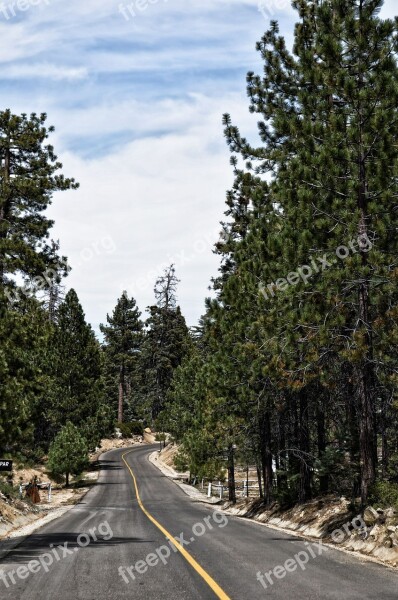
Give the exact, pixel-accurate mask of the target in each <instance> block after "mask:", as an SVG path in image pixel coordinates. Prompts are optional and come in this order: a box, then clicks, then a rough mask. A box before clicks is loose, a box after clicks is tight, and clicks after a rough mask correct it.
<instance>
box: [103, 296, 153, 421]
mask: <svg viewBox="0 0 398 600" xmlns="http://www.w3.org/2000/svg"><path fill="white" fill-rule="evenodd" d="M140 316H141V313H140V312H139V310H138V308H137V305H136V301H135V300H134V298H131V299H130V298H129V297H128V295H127V292H123V294H122V296H121V298H120V299H119V300H118V302H117V305H116V308H115V310H114V311H113V314H112V316H109V315H107V323H108V325H100V329H101V331H102V333H103V334H104V337H105V345H104V350H105V368H106V372H107V376H108V379H109V381H110V395H111V397H114V396H115V392H114V388H115V383H116V382H117V389H118V397H119V399H118V409H117V420H118V422H119V423H122V422H123V415H124V404H125V399H126V396H132V398H134V395H135V394H136V393H137V391H136V390H135V389H134V388H135V387H136V385H137V367H138V363H139V360H140V354H141V346H142V340H143V333H142V330H143V323H142V322H141V320H140ZM133 402H134V401H133ZM112 404H113V402H112Z"/></svg>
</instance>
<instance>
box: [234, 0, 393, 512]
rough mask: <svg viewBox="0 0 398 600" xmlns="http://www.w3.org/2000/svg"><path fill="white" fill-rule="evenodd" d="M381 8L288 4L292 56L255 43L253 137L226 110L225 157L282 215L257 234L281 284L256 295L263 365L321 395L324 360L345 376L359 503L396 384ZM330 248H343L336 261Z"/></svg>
mask: <svg viewBox="0 0 398 600" xmlns="http://www.w3.org/2000/svg"><path fill="white" fill-rule="evenodd" d="M382 4H383V3H382V1H381V0H349V1H348V2H341V1H339V0H328V1H322V2H321V1H320V0H313V1H307V0H297V1H295V2H294V6H295V8H296V9H297V10H298V12H299V14H300V22H299V23H298V25H297V26H296V31H295V44H294V49H293V54H291V53H289V51H288V50H287V49H286V43H285V41H284V39H283V38H281V37H280V36H279V35H278V26H277V24H276V23H272V25H271V29H270V30H269V31H268V32H267V33H266V34H265V36H264V37H263V39H262V41H261V42H260V43H259V44H258V49H259V51H260V52H261V55H262V57H263V59H264V63H265V66H264V76H263V78H261V77H259V76H254V75H253V74H252V73H250V74H249V75H248V92H249V96H250V99H251V106H250V109H251V111H252V112H257V113H259V114H261V115H262V117H263V120H262V121H261V122H260V124H259V131H260V136H261V140H262V142H263V145H262V146H261V147H260V148H254V147H251V146H250V144H249V143H248V142H247V140H245V139H244V138H243V137H241V136H240V134H239V131H238V129H237V128H236V127H232V126H231V123H230V120H229V118H226V126H227V127H226V133H227V137H228V141H229V143H230V146H231V149H232V151H233V152H236V153H239V154H240V155H241V156H242V157H243V158H244V159H245V160H246V161H247V167H248V169H253V170H254V172H255V173H256V174H259V175H261V176H262V175H263V174H265V173H270V174H271V175H273V181H272V182H271V185H270V193H271V196H272V198H273V202H274V204H275V206H276V207H277V208H278V211H280V213H281V215H282V217H283V218H282V221H281V223H282V228H281V229H280V230H278V231H277V232H273V235H271V239H270V240H269V248H270V249H272V248H278V249H279V251H280V259H279V261H278V262H277V263H275V279H274V281H278V286H279V287H282V288H283V289H282V290H280V289H279V290H277V293H276V295H275V297H274V294H272V298H268V300H270V302H269V303H268V307H269V313H270V314H272V315H273V328H272V331H270V329H269V328H268V326H266V327H265V328H264V330H263V335H264V340H265V347H268V348H271V347H272V345H274V343H275V340H277V343H278V349H277V352H276V353H275V354H276V356H278V360H275V361H274V367H275V369H276V371H275V373H276V372H278V371H279V373H280V377H281V378H285V381H287V382H288V384H289V386H290V387H291V388H292V389H296V390H297V391H298V392H299V395H301V392H300V391H299V390H300V389H301V390H303V392H302V393H304V394H306V393H307V391H308V390H307V391H306V388H307V386H308V385H309V384H310V383H311V381H312V380H314V379H317V378H318V379H319V380H320V381H321V383H322V385H323V386H326V387H329V388H330V390H333V386H334V385H335V381H334V380H333V378H332V377H333V376H334V375H335V372H334V370H332V369H329V366H330V365H335V364H336V363H338V364H340V368H341V369H344V371H350V375H349V378H350V379H351V380H352V381H353V382H354V394H355V401H356V403H357V407H358V409H357V411H356V413H357V415H358V417H359V444H360V465H361V473H360V475H361V497H362V502H363V503H365V502H366V499H367V497H368V494H369V489H370V488H371V486H372V484H373V482H374V481H375V477H376V431H377V429H376V420H375V415H376V404H375V403H376V398H377V396H378V395H379V394H378V389H380V386H381V384H382V382H383V381H384V382H385V384H388V381H389V380H390V381H392V380H394V379H395V375H394V373H393V369H392V365H391V359H390V356H389V348H390V347H391V341H392V340H393V339H395V337H396V326H395V312H394V303H395V298H396V292H395V291H394V278H395V274H394V273H395V266H394V265H395V260H396V259H395V257H396V252H397V246H396V242H395V241H394V240H393V237H392V232H393V231H395V229H396V226H397V223H396V215H395V211H393V210H391V203H393V202H394V200H395V198H396V196H397V189H396V176H395V175H396V168H397V152H398V145H397V143H396V133H395V127H394V126H393V125H394V124H395V122H396V119H397V108H396V107H397V93H398V89H397V86H396V79H397V64H396V58H395V52H396V49H397V23H395V22H393V21H389V20H386V21H382V20H380V19H379V17H378V13H379V10H380V8H381V6H382ZM343 245H344V246H347V247H349V248H350V251H349V252H348V255H347V257H345V256H344V257H343V258H342V259H340V260H336V250H337V251H338V249H339V248H340V247H341V246H343ZM353 245H355V248H353ZM372 245H373V249H372V248H371V246H372ZM342 252H345V253H346V251H345V250H344V251H343V250H341V252H340V253H342ZM322 261H327V262H326V263H325V262H322ZM325 264H327V267H325ZM300 265H312V271H313V277H312V278H311V282H306V281H304V279H303V278H301V280H300V278H298V281H296V284H295V285H289V284H288V283H286V278H287V276H288V274H289V273H291V272H292V271H293V270H294V269H295V268H297V266H300ZM322 265H323V267H322ZM292 266H293V268H292ZM316 266H317V267H318V268H316ZM265 281H267V280H265ZM276 287H277V286H275V289H276ZM274 291H275V290H274ZM387 299H388V300H387ZM267 338H268V340H269V341H268V342H267V341H266V339H267ZM271 340H272V342H271ZM376 365H377V368H376ZM301 398H302V401H305V402H306V403H307V408H306V409H305V410H304V414H307V413H308V410H311V407H310V404H308V399H307V400H305V399H303V397H302V396H301Z"/></svg>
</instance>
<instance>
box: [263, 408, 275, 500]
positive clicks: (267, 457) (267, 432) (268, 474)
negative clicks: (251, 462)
mask: <svg viewBox="0 0 398 600" xmlns="http://www.w3.org/2000/svg"><path fill="white" fill-rule="evenodd" d="M260 447H261V467H262V472H263V481H264V502H265V504H270V503H271V499H272V481H273V472H272V452H271V418H270V414H269V412H268V411H266V412H264V414H262V415H261V422H260Z"/></svg>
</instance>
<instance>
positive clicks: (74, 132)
mask: <svg viewBox="0 0 398 600" xmlns="http://www.w3.org/2000/svg"><path fill="white" fill-rule="evenodd" d="M394 2H396V0H387V1H386V3H385V7H384V9H383V16H394V14H395V12H396V9H395V8H394ZM271 19H274V20H277V21H279V24H280V29H281V33H282V34H284V35H285V37H286V39H287V41H288V43H291V40H292V32H293V27H294V23H295V21H296V13H295V12H294V11H293V9H292V8H291V6H290V2H289V0H265V1H260V0H123V1H122V2H120V1H119V0H18V1H17V2H16V1H15V0H14V1H8V0H5V1H3V2H0V39H1V44H0V62H1V69H0V88H1V98H2V101H1V104H2V107H3V109H5V108H10V109H11V110H12V111H13V112H14V113H23V112H25V113H28V114H29V113H32V112H37V113H42V112H46V113H47V114H48V124H49V125H54V126H55V133H54V134H53V135H52V136H51V143H52V144H53V145H54V146H55V150H56V153H57V155H58V157H59V159H60V160H61V162H62V163H63V172H64V173H65V175H67V176H68V177H75V178H76V180H77V181H79V183H80V188H79V189H78V190H76V191H68V192H62V193H58V194H56V195H55V196H54V201H53V204H52V206H51V207H50V209H49V210H48V214H49V216H50V217H51V218H52V219H54V221H55V225H54V228H53V230H52V232H51V238H53V239H59V240H60V242H61V252H62V254H63V255H66V256H68V259H69V263H70V265H71V267H72V272H71V274H70V275H69V277H68V278H67V279H66V280H65V285H66V288H67V289H69V288H71V287H73V288H75V289H76V291H77V293H78V296H79V298H80V300H81V302H82V305H83V308H84V310H85V313H86V317H87V320H88V321H89V322H90V323H91V324H92V326H93V327H94V329H95V330H96V331H97V332H98V328H99V324H100V323H102V322H105V319H106V315H107V313H111V312H112V310H113V308H114V306H115V304H116V301H117V299H118V298H119V297H120V295H121V293H122V292H123V291H124V290H126V291H127V292H128V293H129V295H132V296H134V298H135V299H136V300H137V303H138V305H139V307H140V310H141V311H142V313H143V316H145V309H146V307H147V306H149V305H150V304H153V303H154V297H153V287H154V283H155V280H156V278H157V277H158V276H159V275H161V274H162V272H163V270H164V268H166V267H167V266H168V265H169V264H171V263H174V264H175V267H176V273H177V276H178V278H179V279H180V280H181V283H180V285H179V290H178V302H179V304H180V305H181V308H182V312H183V314H184V315H185V317H186V319H187V322H188V324H189V325H195V324H196V323H197V321H198V319H199V317H200V316H201V315H202V314H203V312H204V299H205V297H206V296H208V295H209V294H210V292H209V289H208V288H209V285H210V282H211V278H212V277H213V276H216V275H217V269H218V265H219V257H217V256H216V255H215V254H214V253H213V246H214V244H215V242H216V241H217V240H218V239H219V235H220V231H221V226H220V221H222V220H223V218H224V214H223V213H224V211H225V208H226V207H225V196H226V192H227V190H228V189H230V187H231V186H232V183H233V171H232V167H231V166H230V162H229V160H230V154H229V150H228V147H227V145H226V143H225V140H224V137H223V127H222V115H223V114H224V113H226V112H227V113H230V115H231V117H232V121H233V123H234V124H236V125H238V126H239V128H240V129H241V131H242V133H244V134H245V135H247V136H248V138H249V139H250V140H251V141H253V142H254V143H256V141H257V139H258V138H257V135H256V120H257V119H256V117H255V116H253V115H250V114H249V111H248V98H247V95H246V81H245V78H246V73H247V71H254V72H256V73H261V69H262V65H261V60H260V57H259V55H258V53H257V52H256V50H255V44H256V41H258V40H259V39H260V38H261V36H262V35H263V33H264V32H265V31H266V29H267V28H268V25H269V22H270V20H271Z"/></svg>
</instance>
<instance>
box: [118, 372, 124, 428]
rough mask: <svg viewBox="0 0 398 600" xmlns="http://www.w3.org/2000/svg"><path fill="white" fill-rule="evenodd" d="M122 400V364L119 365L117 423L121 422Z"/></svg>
mask: <svg viewBox="0 0 398 600" xmlns="http://www.w3.org/2000/svg"><path fill="white" fill-rule="evenodd" d="M123 401H124V368H123V365H122V366H121V367H120V378H119V407H118V416H117V420H118V423H123Z"/></svg>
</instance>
